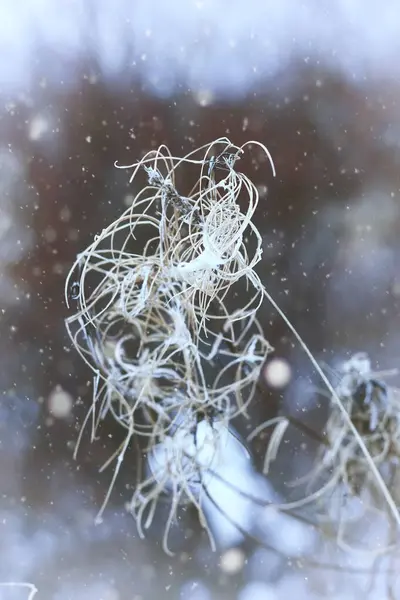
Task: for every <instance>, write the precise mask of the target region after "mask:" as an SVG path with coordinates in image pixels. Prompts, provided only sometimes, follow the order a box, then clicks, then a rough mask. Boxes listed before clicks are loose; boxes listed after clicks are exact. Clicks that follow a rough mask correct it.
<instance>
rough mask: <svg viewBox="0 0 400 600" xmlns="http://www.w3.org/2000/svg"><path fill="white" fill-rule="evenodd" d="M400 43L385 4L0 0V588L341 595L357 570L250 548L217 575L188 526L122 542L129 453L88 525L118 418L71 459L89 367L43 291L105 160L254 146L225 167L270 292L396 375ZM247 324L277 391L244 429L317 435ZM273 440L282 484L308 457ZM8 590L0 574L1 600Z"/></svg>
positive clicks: (283, 334)
mask: <svg viewBox="0 0 400 600" xmlns="http://www.w3.org/2000/svg"><path fill="white" fill-rule="evenodd" d="M399 52H400V12H399V5H398V2H397V1H396V0H387V1H386V2H385V3H377V2H375V1H373V0H364V1H362V0H332V1H331V2H323V1H322V2H321V1H316V0H315V1H312V0H306V1H305V2H303V3H293V2H289V1H288V0H282V1H281V2H272V1H270V0H264V1H261V0H248V1H247V2H246V3H244V4H243V3H233V2H228V1H226V0H225V1H224V0H196V1H192V0H169V1H168V2H166V1H163V0H113V1H111V0H79V1H78V0H57V1H54V0H13V1H10V0H0V217H1V218H0V276H1V279H0V308H1V313H0V328H1V336H0V357H1V362H0V383H1V390H2V395H1V396H0V581H4V582H6V581H15V582H23V581H25V582H33V583H35V585H36V586H37V587H38V589H39V592H38V594H37V598H38V600H42V599H43V600H44V599H47V598H56V599H57V600H67V599H69V598H74V599H79V600H117V599H121V600H125V599H129V600H134V599H135V600H140V599H143V600H147V599H149V600H150V599H153V598H157V597H161V596H162V597H163V598H184V599H185V600H186V599H188V600H209V599H214V598H215V599H219V598H238V599H239V600H248V599H249V598H250V599H252V600H259V599H260V600H261V599H265V598H267V600H270V599H274V600H281V599H283V598H287V597H291V595H292V594H295V595H296V597H300V598H307V599H308V598H320V597H326V595H327V594H328V592H327V591H326V589H325V588H324V586H323V584H322V583H320V582H319V580H323V582H324V584H326V582H327V581H328V580H329V586H330V587H329V597H332V598H346V599H349V598H355V597H358V595H359V593H360V589H364V588H363V586H364V584H365V580H363V578H362V577H359V578H355V577H350V576H348V575H344V576H343V575H341V574H340V573H339V574H338V573H334V572H333V573H329V575H328V574H326V573H323V572H321V573H319V574H317V575H316V574H315V573H312V569H310V570H308V571H307V572H302V571H299V570H297V569H295V568H293V567H290V565H289V566H288V565H286V562H285V561H284V560H283V559H281V558H279V557H276V556H275V555H273V554H272V553H270V552H268V551H267V550H265V549H260V548H258V549H257V548H256V547H255V546H254V545H253V544H251V543H248V542H245V543H243V544H242V545H241V546H240V551H241V552H243V553H244V554H243V555H244V556H245V557H246V561H247V562H246V563H245V564H244V566H243V568H242V569H239V571H238V573H236V574H235V575H229V574H227V573H226V572H224V570H223V569H221V568H220V566H219V564H218V559H219V555H216V556H215V555H212V554H211V553H210V551H209V549H208V546H207V543H206V540H205V538H204V536H201V535H200V531H199V528H198V526H197V525H196V520H195V519H193V521H192V527H193V532H192V535H191V536H189V539H187V540H186V541H184V540H182V539H180V540H178V545H179V549H180V551H179V553H178V554H177V556H176V557H175V558H168V557H166V556H164V555H163V553H162V551H161V549H160V547H159V544H158V541H159V538H160V536H161V529H160V531H157V528H156V529H155V530H153V531H151V532H150V534H149V539H148V540H146V541H141V540H139V539H138V537H137V534H136V530H135V526H134V522H133V520H132V519H131V518H130V517H129V515H127V514H126V513H125V510H124V502H125V501H126V500H127V499H128V498H129V495H130V493H131V492H130V490H129V489H128V488H129V486H130V485H131V483H132V474H131V470H130V468H131V467H130V465H129V460H128V461H127V463H126V464H125V466H124V470H123V473H122V477H121V478H120V480H119V482H118V484H117V487H116V490H115V492H114V494H113V497H112V500H111V503H110V506H109V509H108V510H107V511H106V513H105V518H104V523H103V524H102V525H101V526H97V527H95V526H94V524H93V518H94V516H95V514H96V511H97V509H98V508H99V506H100V504H101V501H102V498H103V496H104V493H105V491H106V489H107V485H108V482H109V477H110V473H109V472H106V473H104V474H101V475H99V474H98V468H99V466H101V464H102V463H103V462H104V460H105V459H106V458H107V457H108V456H109V454H110V452H111V451H112V449H113V448H114V449H115V447H116V444H117V443H118V439H119V438H118V430H117V429H116V427H115V426H114V425H113V424H112V423H106V424H105V426H104V428H103V432H102V438H101V440H100V441H99V442H97V443H96V444H95V445H94V446H90V445H89V443H88V441H85V442H84V443H83V445H82V448H81V452H80V454H79V456H78V461H76V462H74V461H73V460H72V449H73V444H74V441H75V439H76V436H77V433H78V431H79V424H80V423H81V421H82V418H83V416H84V414H85V411H86V409H87V406H88V403H90V384H89V381H90V379H91V374H90V373H89V372H88V371H87V370H85V369H84V367H83V366H82V364H81V363H80V361H79V358H78V357H77V356H76V354H75V353H74V352H73V351H70V344H69V341H68V339H67V337H66V334H65V328H64V318H65V316H66V315H67V310H66V307H65V305H64V298H63V287H64V277H65V274H66V273H67V271H68V269H69V267H70V265H71V263H72V261H73V260H74V258H75V256H76V254H77V252H79V251H80V250H81V249H83V248H84V247H85V246H86V245H87V244H88V243H89V242H90V241H91V240H92V238H93V236H94V234H95V233H96V232H98V231H99V230H100V229H101V228H102V227H103V226H104V225H105V224H107V223H108V222H109V221H110V219H112V218H114V217H115V216H117V215H118V214H119V213H120V212H121V211H122V210H123V209H124V208H125V206H127V205H128V204H129V201H130V197H131V195H132V194H134V193H135V191H137V190H135V189H133V188H130V187H129V186H128V185H127V180H128V175H127V173H124V172H123V171H121V170H117V169H115V168H114V166H113V163H114V161H115V160H118V161H119V162H121V163H129V162H133V161H134V160H136V159H137V158H138V157H140V156H141V153H142V152H144V151H148V150H150V149H151V148H154V147H157V146H158V145H159V144H161V143H165V144H167V145H168V146H169V147H170V148H171V150H172V152H173V153H174V154H176V155H180V154H183V153H186V152H188V151H190V150H192V149H193V148H194V147H197V146H199V145H201V144H203V143H205V142H209V141H211V140H212V139H213V138H215V137H219V136H225V135H226V136H228V137H230V138H231V139H232V141H233V142H234V143H235V144H237V145H240V144H241V143H244V142H245V141H247V140H249V139H256V140H259V141H261V142H263V143H265V144H266V145H267V146H268V148H269V150H270V152H271V154H272V155H273V158H274V161H275V165H276V170H277V177H276V179H275V180H273V179H272V177H271V174H270V170H269V168H268V164H267V163H265V164H261V165H259V166H258V168H257V169H254V168H252V165H251V164H250V163H249V162H248V163H247V164H246V163H244V165H243V166H244V167H246V169H248V171H247V172H248V174H249V175H251V176H252V177H253V179H254V181H255V182H256V184H257V185H259V190H260V194H261V201H260V206H259V209H258V213H257V217H256V222H257V225H258V226H259V228H260V230H261V232H262V235H263V239H264V254H263V260H262V263H261V264H260V265H259V267H258V270H259V273H260V274H261V275H262V278H263V281H264V283H265V285H266V286H267V287H268V290H269V291H270V292H271V293H272V294H273V296H274V297H275V299H276V300H277V301H279V303H280V305H281V306H282V308H283V309H284V310H285V311H286V312H287V314H288V316H289V317H290V319H291V320H292V321H293V322H294V324H295V325H296V326H297V328H298V330H299V332H300V333H301V335H302V336H303V337H304V339H305V340H306V342H307V343H308V344H309V345H310V347H311V349H312V351H313V352H314V353H315V355H316V357H317V358H318V359H319V360H321V361H325V362H328V363H330V364H336V363H337V362H338V361H340V360H342V359H343V358H345V357H347V356H348V355H349V353H351V352H353V351H357V350H366V351H368V352H369V353H370V354H371V357H372V359H373V362H374V364H376V365H378V366H379V367H381V368H391V367H396V366H397V365H398V362H399V355H400V338H399V334H398V330H399V325H400V316H399V307H400V171H399V167H400V107H399V104H398V102H399V98H400V61H399ZM260 320H261V322H262V324H263V326H264V328H265V334H266V336H267V338H268V339H269V340H270V342H271V344H272V345H273V346H275V348H276V352H277V355H278V356H282V357H284V358H285V359H287V360H288V361H289V364H290V365H291V368H292V381H291V385H290V386H289V387H288V389H287V390H286V391H285V393H282V394H277V393H272V391H269V390H268V388H267V387H266V390H265V394H263V395H261V396H260V397H258V401H257V406H256V407H255V409H254V414H253V416H252V418H253V425H254V424H257V422H260V421H261V420H262V419H264V418H266V417H268V416H270V415H273V414H275V412H276V411H277V409H278V407H281V409H282V410H286V411H287V410H290V411H291V412H292V413H297V414H298V415H300V416H301V417H302V418H304V419H305V420H306V421H307V422H308V423H309V424H311V425H313V426H314V427H316V428H318V427H319V426H321V425H322V423H323V420H324V417H325V415H326V410H327V405H326V403H325V404H324V403H322V404H323V406H321V407H320V408H318V406H317V405H316V403H315V395H313V394H312V393H310V388H309V385H308V381H309V379H312V378H313V377H314V374H313V372H312V369H311V367H310V366H309V364H308V362H307V360H306V358H305V357H304V355H302V353H301V351H300V350H299V349H298V348H297V347H296V346H295V345H294V343H293V339H292V338H291V336H290V335H289V333H288V331H287V329H286V328H285V326H284V325H283V323H282V322H281V321H280V320H279V318H278V317H277V316H276V315H275V314H274V312H273V311H272V310H271V309H270V308H269V307H268V306H267V305H265V306H264V307H263V309H262V311H261V313H260ZM57 386H59V387H57ZM55 393H62V394H64V399H65V398H66V399H67V400H66V401H71V402H72V411H71V412H70V414H69V416H68V417H67V418H62V419H60V418H55V417H54V415H53V416H52V414H51V412H50V411H49V402H51V398H52V397H53V396H54V394H55ZM282 407H283V408H282ZM292 433H293V446H291V445H290V443H289V444H288V450H287V456H286V457H285V456H283V458H282V461H283V463H282V464H283V465H284V466H285V469H284V472H283V471H282V473H280V472H279V470H277V472H276V473H275V476H274V481H273V483H274V485H275V486H276V487H277V488H279V489H280V490H282V489H284V487H285V486H284V483H285V478H287V479H290V478H293V477H294V476H295V475H296V473H297V469H302V468H303V467H304V465H303V462H304V461H306V463H307V460H308V459H307V455H308V454H309V455H310V457H311V456H312V454H313V452H314V451H315V449H316V445H315V443H314V444H313V443H311V442H309V443H307V446H306V447H302V446H301V443H303V442H305V441H306V440H305V438H304V437H302V436H300V435H299V434H298V433H296V432H295V431H293V432H292ZM299 448H303V450H304V453H303V454H304V456H299ZM256 460H257V457H256ZM132 463H133V458H132ZM307 464H308V463H307ZM132 472H133V467H132ZM249 510H251V507H249ZM160 527H161V525H160ZM279 533H280V532H278V534H279ZM283 533H284V534H285V535H287V536H288V537H290V535H291V530H290V528H288V529H287V530H286V529H285V531H284V532H283ZM283 533H282V535H283ZM178 537H179V536H178ZM313 578H314V579H315V580H314V579H313ZM310 580H312V581H311V583H310ZM26 597H27V590H26V589H22V588H21V589H17V588H15V589H11V588H6V587H1V586H0V598H1V599H2V600H3V598H4V600H8V599H9V598H18V599H19V598H26Z"/></svg>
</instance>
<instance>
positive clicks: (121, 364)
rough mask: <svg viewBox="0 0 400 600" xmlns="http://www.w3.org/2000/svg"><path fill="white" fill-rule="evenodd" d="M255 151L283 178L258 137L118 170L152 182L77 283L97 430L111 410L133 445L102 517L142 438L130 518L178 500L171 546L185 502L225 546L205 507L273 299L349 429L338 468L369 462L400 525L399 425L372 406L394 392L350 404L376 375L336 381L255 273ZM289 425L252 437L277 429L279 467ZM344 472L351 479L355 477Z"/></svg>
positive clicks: (75, 339)
mask: <svg viewBox="0 0 400 600" xmlns="http://www.w3.org/2000/svg"><path fill="white" fill-rule="evenodd" d="M250 144H252V145H253V146H259V147H260V148H261V150H263V151H264V152H265V154H266V156H267V158H268V159H269V161H270V164H271V167H272V171H273V174H275V169H274V165H273V162H272V158H271V156H270V154H269V152H268V150H267V149H266V148H265V146H263V145H262V144H259V143H257V142H251V143H250V142H249V143H248V144H245V145H244V146H242V147H237V146H234V145H233V144H231V142H230V141H229V140H228V139H226V138H221V139H218V140H216V141H215V142H212V143H211V144H208V145H205V146H203V147H201V148H199V149H198V150H195V151H193V152H191V153H190V154H188V155H186V156H185V157H183V158H177V157H173V156H172V155H171V154H170V152H169V150H168V149H167V148H166V147H165V146H161V147H160V148H159V149H158V150H156V151H151V152H149V153H147V154H146V155H145V156H144V157H143V158H142V159H141V160H140V161H139V162H137V163H134V164H132V165H125V166H121V165H116V166H117V167H118V168H122V169H126V170H128V169H129V170H131V171H132V174H131V177H130V182H133V181H134V180H136V178H139V177H140V176H141V174H142V173H143V171H144V173H145V174H146V177H147V184H146V185H144V187H143V189H141V191H140V192H139V193H138V194H137V195H136V197H135V198H134V200H133V202H132V205H131V206H130V207H129V208H128V209H127V210H126V211H125V212H124V213H123V214H122V215H121V216H120V217H119V218H118V219H116V220H115V221H114V222H113V223H111V224H110V225H109V226H108V227H107V228H105V229H104V230H103V231H102V232H101V233H100V234H99V235H98V236H96V237H95V239H94V241H93V243H92V244H90V246H89V247H88V248H87V249H86V250H85V251H84V252H82V253H81V254H80V255H79V256H78V257H77V260H76V262H75V264H74V266H73V268H72V269H71V272H70V274H69V276H68V278H67V281H66V298H67V302H69V300H70V299H71V300H72V301H73V302H74V303H75V306H76V310H75V313H74V314H73V315H72V316H70V317H69V318H68V319H67V328H68V331H69V334H70V337H71V340H72V343H73V344H74V346H75V347H76V349H77V351H78V352H79V354H80V355H81V357H82V358H83V360H84V361H85V362H86V363H87V364H88V365H89V366H90V368H91V369H92V370H93V372H94V374H95V384H94V394H93V402H92V406H91V408H90V410H89V412H88V415H87V418H86V420H85V423H84V426H85V425H86V424H87V423H88V422H89V420H91V423H92V439H94V438H95V436H96V432H97V429H98V425H99V423H100V422H101V421H102V420H103V419H104V418H105V417H106V416H107V415H111V416H112V417H113V418H114V419H115V420H116V422H117V423H119V424H120V425H121V427H123V428H124V429H125V431H126V436H125V438H124V441H123V443H122V445H121V446H120V447H119V448H118V449H117V451H116V452H115V454H114V455H113V456H112V457H111V458H110V460H108V461H107V463H106V464H105V465H104V467H103V468H106V467H107V466H108V465H109V464H111V462H112V461H113V460H114V459H116V466H115V469H114V473H113V476H112V480H111V483H110V487H109V490H108V492H107V495H106V498H105V500H104V503H103V506H102V507H101V510H100V513H99V518H100V517H101V514H102V512H103V511H104V508H105V506H106V505H107V502H108V500H109V497H110V494H111V491H112V489H113V485H114V483H115V481H116V478H117V476H118V473H119V470H120V467H121V464H122V462H123V460H124V457H125V454H126V451H127V450H128V447H129V444H130V442H131V440H132V439H136V440H139V441H140V444H141V448H142V450H143V452H144V455H145V456H147V460H146V475H145V479H144V480H143V481H140V482H139V483H138V486H137V488H136V490H135V493H134V496H133V499H132V502H131V505H130V510H131V512H132V514H133V515H134V516H135V518H136V522H137V526H138V530H139V532H140V533H141V534H142V533H143V530H144V529H146V527H148V526H149V525H150V524H151V522H152V519H153V516H154V511H155V508H156V506H157V503H158V501H159V499H160V498H161V497H163V498H165V497H167V498H169V499H170V502H171V508H170V513H169V519H168V522H167V524H166V529H165V536H164V548H165V550H166V551H168V534H169V530H170V527H171V524H172V521H173V519H174V518H175V517H176V513H177V509H178V506H181V505H184V504H185V503H190V504H192V505H193V506H195V507H196V508H197V511H198V514H199V518H200V521H201V523H202V524H203V525H204V527H205V528H206V529H207V530H208V532H209V535H210V539H211V540H212V534H211V532H210V530H209V527H208V526H207V520H206V518H205V516H204V512H203V507H202V498H203V497H204V494H206V495H207V480H208V478H209V477H210V476H211V474H212V473H214V471H215V468H216V464H217V463H218V460H219V457H220V455H221V452H222V450H221V446H220V444H222V443H223V440H225V442H226V440H229V439H231V437H232V435H233V434H232V428H231V422H232V419H233V418H235V417H238V416H243V417H246V415H247V408H248V406H249V404H250V402H251V401H252V398H253V396H254V393H255V389H256V386H257V382H258V379H259V374H260V370H261V368H262V365H263V363H264V361H265V358H266V356H267V354H268V352H269V351H270V350H271V347H270V346H269V344H268V342H267V341H266V340H265V338H264V334H263V331H262V329H261V327H260V325H259V323H258V321H257V318H256V314H257V310H258V308H259V307H260V305H261V303H262V302H263V300H264V299H265V298H266V299H267V300H268V301H269V302H270V303H271V304H272V306H273V307H274V308H275V309H276V311H277V312H278V313H279V315H280V316H281V317H282V318H283V319H284V321H285V323H286V324H287V326H288V327H289V329H290V330H291V331H292V333H293V334H294V335H295V337H296V339H297V340H298V342H299V343H300V345H301V347H302V348H303V350H304V351H305V352H306V354H307V355H308V357H309V359H310V361H311V363H312V365H313V366H314V368H315V369H316V371H317V372H318V373H319V375H320V376H321V378H322V380H323V382H324V384H325V386H326V388H327V390H328V392H329V394H330V397H331V399H332V402H333V405H334V406H335V410H334V415H335V416H334V417H333V416H332V419H335V423H340V427H341V432H342V433H341V441H340V443H339V444H336V443H335V442H336V439H337V438H335V440H332V444H331V443H330V442H329V444H330V448H329V452H330V453H331V455H332V457H333V458H334V460H336V459H337V458H338V456H339V455H340V457H342V458H343V457H344V456H346V457H347V459H346V465H347V466H346V469H350V465H351V460H350V458H351V459H352V460H353V463H354V460H356V463H357V465H356V466H355V467H351V468H352V469H354V468H355V469H356V471H357V469H359V467H360V465H362V466H363V469H364V470H363V472H362V478H365V477H367V478H368V480H369V481H372V480H373V481H375V484H376V489H379V491H380V492H381V493H382V495H383V497H384V499H385V502H386V503H387V505H388V506H389V509H390V512H391V515H392V517H393V518H394V520H395V521H396V523H397V524H399V523H400V517H399V513H398V510H397V507H396V502H395V500H394V499H393V497H392V495H391V493H390V491H389V485H388V483H387V481H386V478H385V476H384V475H383V474H382V472H381V470H380V460H381V458H382V457H383V456H384V455H385V456H386V455H387V454H388V453H389V451H391V450H392V446H391V444H389V442H388V438H387V437H385V438H384V440H383V441H382V440H380V441H379V442H378V441H377V437H376V436H377V433H378V431H379V432H380V431H381V429H380V426H381V425H380V424H381V423H382V422H384V423H385V424H386V425H388V426H389V429H396V428H398V426H397V421H395V420H394V414H393V413H390V415H389V413H388V407H387V406H386V407H385V408H383V407H382V406H379V407H378V408H372V407H373V406H374V407H375V404H376V403H375V401H372V398H373V397H375V396H379V397H380V398H381V397H383V388H382V389H381V388H379V385H378V386H377V385H375V384H373V385H372V389H371V390H370V391H368V394H367V390H366V394H365V395H366V396H367V395H368V398H371V402H369V404H368V417H367V418H366V419H365V418H364V417H363V416H362V414H361V413H362V410H361V408H360V410H359V411H358V413H357V412H355V411H354V410H353V408H354V407H353V404H351V403H350V402H349V397H351V398H353V396H354V393H355V391H354V390H355V389H356V390H360V385H361V384H362V385H364V384H365V386H367V385H369V384H370V383H372V382H373V380H372V379H371V378H366V377H365V373H364V374H361V372H360V373H359V375H360V377H364V379H362V381H361V383H360V382H357V386H356V384H355V383H354V385H353V384H351V385H353V388H354V389H353V388H351V391H352V392H354V393H352V394H350V396H349V395H347V396H346V395H345V394H344V393H343V389H342V388H340V386H333V385H332V384H331V382H330V381H329V379H328V378H327V376H326V375H325V373H324V372H323V371H322V369H321V368H320V366H319V365H318V363H317V361H316V359H315V358H314V356H313V355H312V353H311V352H310V350H309V349H308V347H307V346H306V344H305V343H304V342H303V340H302V339H301V337H300V335H299V334H298V332H297V331H296V329H295V328H294V326H293V325H292V324H291V323H290V321H289V320H288V319H287V317H286V316H285V314H284V313H283V312H282V310H281V309H280V307H279V306H278V305H277V304H276V302H275V301H274V300H273V298H272V297H271V295H270V294H269V293H268V291H267V290H266V289H265V287H264V286H263V284H262V283H261V280H260V278H259V276H258V275H257V273H256V271H255V267H256V265H257V263H258V262H259V261H260V258H261V255H262V238H261V235H260V233H259V231H258V229H257V227H256V226H255V224H254V222H253V221H252V219H253V217H254V213H255V210H256V208H257V205H258V199H259V195H258V191H257V187H256V186H255V185H254V183H253V182H252V181H251V180H250V179H249V178H248V177H247V176H246V175H244V174H243V173H241V172H239V171H237V170H236V165H237V162H238V160H239V159H240V157H241V156H242V154H243V152H244V151H245V149H246V147H248V146H249V145H250ZM182 169H190V173H191V176H194V179H195V183H194V185H193V187H192V188H191V189H189V190H185V192H184V193H183V192H180V191H178V189H177V181H178V179H179V177H180V171H181V170H182ZM243 206H244V207H245V208H244V210H243V209H242V207H243ZM250 249H251V250H250ZM239 284H240V285H241V286H243V287H244V288H245V289H246V290H247V296H248V297H247V298H246V300H245V301H244V302H243V303H242V304H240V303H239V304H238V301H237V299H236V300H235V301H234V297H235V294H236V292H237V289H238V288H237V286H238V285H239ZM241 298H243V294H242V295H241ZM352 376H353V375H352ZM350 383H351V382H350V380H349V381H348V386H350ZM375 383H376V382H375ZM342 384H343V381H342ZM342 387H343V386H342ZM379 389H380V391H381V392H382V394H379V393H378V392H379ZM364 409H365V407H364ZM382 419H383V421H382ZM287 423H288V421H287V420H286V419H284V418H280V417H279V418H277V419H276V420H273V421H271V422H268V423H267V424H263V425H262V426H260V427H258V428H257V429H256V430H255V432H253V434H252V435H253V436H254V435H256V434H258V433H259V432H260V431H261V430H262V429H264V428H265V427H267V426H270V425H271V426H275V427H276V428H275V430H274V433H273V436H272V438H271V443H270V445H269V449H268V452H267V455H266V459H265V464H264V471H265V472H267V471H268V468H269V464H270V462H271V461H272V460H274V458H275V457H276V454H277V452H278V449H279V446H280V443H281V441H282V439H283V436H284V434H285V431H286V428H287ZM333 423H334V422H333V420H332V427H333ZM371 424H372V425H373V426H374V429H373V431H370V432H369V433H368V434H367V437H366V433H365V427H366V426H367V428H368V427H371V426H372V425H371ZM335 426H336V425H335ZM82 431H83V428H82ZM81 434H82V432H81ZM81 434H80V436H79V439H78V445H77V447H78V446H79V441H80V437H81ZM328 438H329V433H328ZM373 440H374V444H375V445H371V444H372V441H373ZM377 449H378V450H379V452H378V450H377ZM342 458H341V459H340V460H341V461H342V462H341V463H340V464H344V463H343V460H342ZM357 461H358V462H357ZM325 462H326V460H325ZM325 466H326V465H325ZM339 471H340V477H341V478H342V479H344V472H343V469H342V470H340V469H339ZM339 471H337V472H339ZM347 472H348V473H349V472H350V471H347ZM334 477H336V478H337V477H338V475H337V473H336V475H335V476H334ZM334 477H332V478H331V479H330V480H329V482H328V483H325V484H324V485H323V486H322V487H321V488H320V489H318V490H317V491H316V492H313V493H311V494H310V495H309V496H307V497H306V498H304V499H302V500H300V501H298V502H296V503H291V504H286V505H284V506H283V505H282V506H281V509H282V510H284V511H289V510H291V509H294V508H299V507H301V506H304V505H306V504H309V503H310V502H312V501H314V500H316V499H318V498H320V497H321V496H323V495H324V493H325V492H326V491H327V490H329V489H330V488H331V486H332V485H333V484H334V483H333V482H336V481H337V480H338V479H335V478H334ZM243 494H244V492H243Z"/></svg>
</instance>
